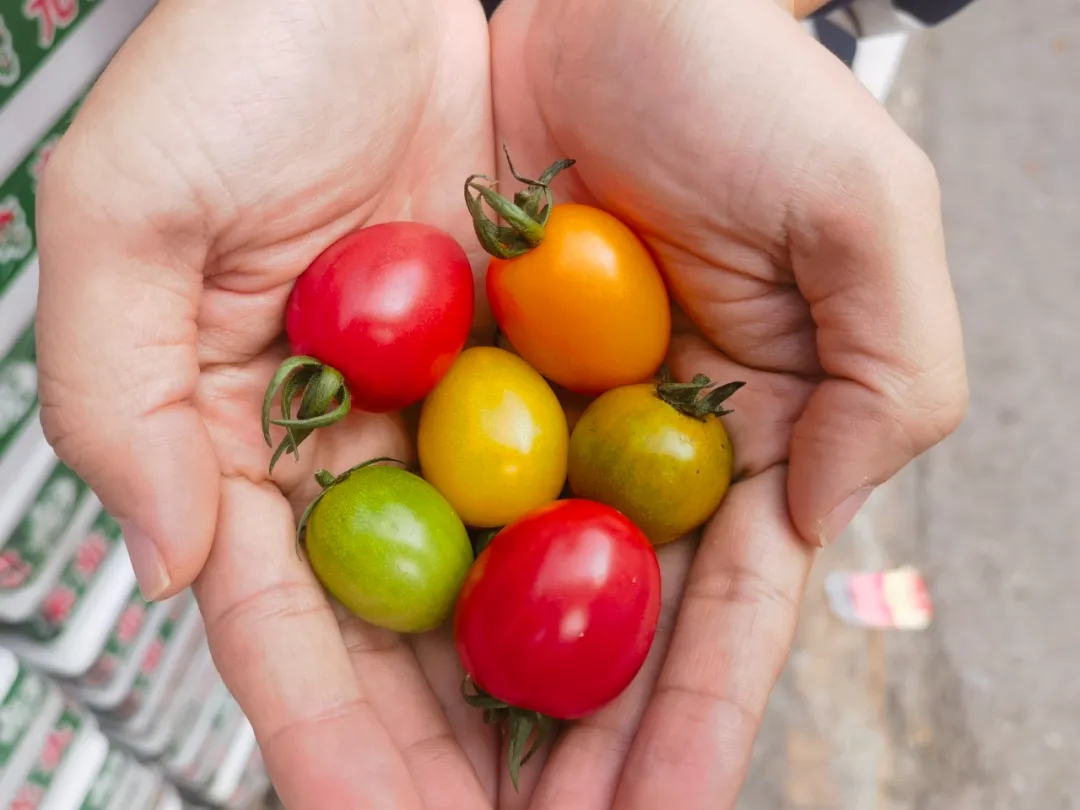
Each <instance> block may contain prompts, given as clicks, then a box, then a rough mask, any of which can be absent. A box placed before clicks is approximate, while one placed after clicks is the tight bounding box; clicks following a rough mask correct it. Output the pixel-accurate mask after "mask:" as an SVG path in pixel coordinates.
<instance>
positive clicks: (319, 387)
mask: <svg viewBox="0 0 1080 810" xmlns="http://www.w3.org/2000/svg"><path fill="white" fill-rule="evenodd" d="M278 391H280V392H281V418H280V419H271V418H270V411H271V409H272V408H273V405H274V396H275V395H276V394H277V393H278ZM298 396H299V397H300V408H299V410H298V411H297V412H296V417H295V418H294V417H293V412H292V407H293V401H294V400H295V399H296V398H297V397H298ZM351 406H352V397H351V396H350V395H349V389H348V387H347V386H346V385H345V379H344V377H342V376H341V373H340V372H338V371H337V370H335V369H332V368H330V367H329V366H327V365H324V364H322V363H320V362H319V361H318V360H316V359H315V358H314V357H304V356H302V355H301V356H296V357H290V358H289V359H288V360H286V361H285V362H284V363H282V364H281V365H280V366H278V369H277V371H276V372H275V373H274V376H273V377H272V378H271V380H270V385H268V386H267V388H266V396H265V397H264V398H263V407H262V430H263V438H264V439H266V443H267V444H268V445H270V446H271V447H273V446H274V442H273V439H271V437H270V425H278V426H279V427H283V428H285V438H284V439H282V441H281V443H280V444H279V445H278V446H277V449H276V450H274V455H273V456H271V458H270V472H273V471H274V465H275V464H277V462H278V459H280V458H281V457H282V455H284V454H285V453H292V454H293V455H294V456H295V457H296V458H297V459H299V458H300V453H299V449H298V448H299V447H300V443H301V442H302V441H304V439H306V438H307V437H308V436H310V435H311V433H312V432H313V431H314V430H315V429H316V428H321V427H326V426H328V425H332V424H334V423H335V422H337V421H340V420H341V419H344V418H345V415H346V414H347V413H348V412H349V408H350V407H351Z"/></svg>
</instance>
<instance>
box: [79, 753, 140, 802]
mask: <svg viewBox="0 0 1080 810" xmlns="http://www.w3.org/2000/svg"><path fill="white" fill-rule="evenodd" d="M128 765H129V760H128V757H127V755H126V754H125V753H124V752H123V751H121V750H120V749H118V748H114V749H112V750H111V751H109V755H108V756H107V757H106V758H105V763H104V764H103V765H102V766H101V770H100V771H98V775H97V776H96V777H95V778H94V784H93V785H91V787H90V792H89V793H88V794H87V795H86V799H85V801H83V803H82V806H81V807H80V808H79V810H105V808H107V807H108V806H109V801H110V800H111V799H112V797H113V796H115V795H116V793H117V791H118V790H119V789H120V784H121V783H122V781H123V779H124V774H125V773H126V772H127V769H128Z"/></svg>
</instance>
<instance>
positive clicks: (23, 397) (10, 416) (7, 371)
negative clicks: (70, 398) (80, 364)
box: [0, 323, 38, 455]
mask: <svg viewBox="0 0 1080 810" xmlns="http://www.w3.org/2000/svg"><path fill="white" fill-rule="evenodd" d="M37 401H38V395H37V347H36V344H35V342H34V325H33V324H32V323H31V324H30V326H28V327H27V328H26V331H24V332H23V333H22V335H21V336H20V337H19V339H18V340H17V341H16V342H15V345H14V346H12V347H11V350H10V351H9V352H8V353H7V354H6V355H5V356H4V357H3V359H0V455H3V453H4V451H5V450H6V449H7V448H8V446H9V445H10V444H11V443H12V442H13V441H15V437H16V436H17V435H18V434H19V431H20V430H21V429H22V427H23V425H25V424H26V420H27V419H29V418H30V415H31V414H32V413H33V412H34V408H35V407H36V405H37Z"/></svg>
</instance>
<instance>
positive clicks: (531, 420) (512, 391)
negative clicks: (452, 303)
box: [417, 346, 569, 528]
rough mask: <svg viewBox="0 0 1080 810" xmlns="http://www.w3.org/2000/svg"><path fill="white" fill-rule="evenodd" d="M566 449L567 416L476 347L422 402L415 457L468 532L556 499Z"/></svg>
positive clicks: (503, 357) (507, 364) (546, 394)
mask: <svg viewBox="0 0 1080 810" xmlns="http://www.w3.org/2000/svg"><path fill="white" fill-rule="evenodd" d="M568 441H569V429H568V428H567V425H566V415H565V414H564V413H563V410H562V406H561V405H560V404H559V400H558V398H557V397H556V396H555V392H554V391H552V390H551V386H549V385H548V384H547V381H546V380H545V379H544V378H543V377H541V376H540V374H539V372H537V371H535V370H534V369H533V368H532V367H531V366H529V364H528V363H526V362H525V361H524V360H522V359H521V358H520V357H518V356H517V355H515V354H512V353H511V352H508V351H506V350H504V349H497V348H495V347H492V346H478V347H476V348H472V349H466V350H465V351H464V352H462V353H461V355H460V356H459V357H458V359H457V360H456V361H455V363H454V365H453V366H452V367H451V368H450V371H448V372H447V374H446V376H445V377H443V379H442V380H441V381H440V382H439V384H438V385H437V386H436V387H435V390H434V391H432V392H431V394H429V395H428V397H427V399H426V400H424V406H423V408H422V410H421V412H420V427H419V433H418V436H417V454H418V455H419V457H420V468H421V470H422V471H423V474H424V478H426V479H427V480H428V481H430V482H431V483H432V484H433V485H434V486H435V488H436V489H438V490H439V492H441V493H442V494H443V495H444V496H445V497H446V499H447V500H448V501H449V502H450V503H451V505H452V506H453V507H454V510H455V511H456V512H457V513H458V515H460V516H461V519H462V520H463V521H465V523H466V524H467V525H469V526H473V527H476V528H492V527H495V526H504V525H506V524H507V523H511V522H513V521H514V520H516V519H517V518H519V517H520V516H521V515H523V514H525V513H526V512H528V511H530V510H532V509H535V508H536V507H538V506H541V505H543V504H545V503H548V502H549V501H553V500H555V499H556V498H558V497H559V494H560V492H561V491H562V488H563V484H564V483H565V482H566V448H567V443H568Z"/></svg>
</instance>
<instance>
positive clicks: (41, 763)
mask: <svg viewBox="0 0 1080 810" xmlns="http://www.w3.org/2000/svg"><path fill="white" fill-rule="evenodd" d="M84 722H85V718H84V717H83V715H82V713H81V712H80V711H79V710H78V709H77V708H76V707H75V705H74V704H73V703H69V704H68V706H67V708H66V709H64V713H63V714H61V715H60V719H59V720H57V721H56V724H55V725H54V726H53V728H52V730H51V731H50V732H49V736H48V737H47V738H46V739H45V747H44V748H42V750H41V753H40V754H39V755H38V759H37V762H36V763H35V764H34V767H33V769H31V771H30V773H29V775H28V776H27V777H26V780H25V781H24V782H23V784H22V787H20V788H19V791H18V792H17V793H16V794H15V798H14V799H13V800H12V802H11V805H10V808H11V810H37V807H38V805H39V804H41V800H42V799H44V798H45V795H46V794H47V793H48V792H49V788H50V787H51V786H52V781H53V778H54V777H55V776H56V772H57V771H58V770H59V769H60V765H61V763H62V762H63V761H64V756H65V755H66V754H67V752H68V750H69V749H70V748H71V743H72V741H74V739H75V736H76V735H77V734H78V733H79V730H80V729H81V728H82V727H83V723H84Z"/></svg>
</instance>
